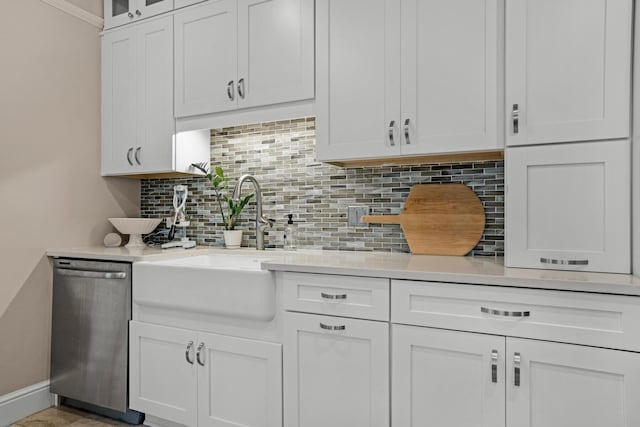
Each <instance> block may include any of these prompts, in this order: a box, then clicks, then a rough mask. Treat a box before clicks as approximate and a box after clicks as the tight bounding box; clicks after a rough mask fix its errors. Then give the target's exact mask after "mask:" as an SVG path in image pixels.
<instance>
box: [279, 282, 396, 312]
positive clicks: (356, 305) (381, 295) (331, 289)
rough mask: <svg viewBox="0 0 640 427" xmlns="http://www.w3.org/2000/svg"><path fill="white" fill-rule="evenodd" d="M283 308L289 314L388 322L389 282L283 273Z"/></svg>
mask: <svg viewBox="0 0 640 427" xmlns="http://www.w3.org/2000/svg"><path fill="white" fill-rule="evenodd" d="M283 283H284V292H283V293H284V308H285V310H290V311H304V312H309V313H318V314H326V315H332V316H344V317H359V318H363V319H372V320H389V280H388V279H378V278H369V277H352V276H331V275H324V274H306V273H284V274H283Z"/></svg>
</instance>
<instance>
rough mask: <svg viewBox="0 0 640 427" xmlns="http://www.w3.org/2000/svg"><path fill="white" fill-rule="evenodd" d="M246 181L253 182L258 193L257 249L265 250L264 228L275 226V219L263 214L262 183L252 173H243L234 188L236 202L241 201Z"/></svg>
mask: <svg viewBox="0 0 640 427" xmlns="http://www.w3.org/2000/svg"><path fill="white" fill-rule="evenodd" d="M245 181H249V182H251V183H252V184H253V188H254V189H255V193H256V249H257V250H259V251H263V250H264V230H265V229H266V228H267V227H272V226H273V220H271V219H269V218H265V217H264V216H263V215H262V191H261V190H260V184H258V181H257V180H256V179H255V178H254V177H252V176H251V175H242V176H241V177H240V179H239V180H238V183H237V184H236V186H235V188H234V189H233V196H232V198H233V200H234V201H236V202H239V201H240V190H241V189H242V184H244V182H245Z"/></svg>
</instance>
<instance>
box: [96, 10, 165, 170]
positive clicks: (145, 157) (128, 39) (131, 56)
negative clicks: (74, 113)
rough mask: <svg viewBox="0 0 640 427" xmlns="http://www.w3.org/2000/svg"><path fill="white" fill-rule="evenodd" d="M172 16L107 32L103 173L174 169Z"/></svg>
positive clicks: (103, 113)
mask: <svg viewBox="0 0 640 427" xmlns="http://www.w3.org/2000/svg"><path fill="white" fill-rule="evenodd" d="M172 35H173V20H172V19H171V17H170V16H168V17H163V18H160V19H153V20H150V21H145V22H144V23H141V24H138V25H133V26H127V27H124V28H122V29H118V30H115V31H113V32H109V33H106V34H105V35H104V37H103V40H102V46H103V48H102V53H103V61H102V66H103V73H102V84H103V92H102V103H103V108H102V132H103V139H102V147H103V158H102V173H103V174H104V175H111V174H116V175H117V174H127V173H132V174H133V173H142V172H156V171H169V170H171V169H172V167H173V164H172V160H173V159H172V149H173V148H172V138H173V134H174V129H175V127H174V119H173V108H172V101H173V88H172V82H173V73H172V67H171V63H172V61H173V49H172Z"/></svg>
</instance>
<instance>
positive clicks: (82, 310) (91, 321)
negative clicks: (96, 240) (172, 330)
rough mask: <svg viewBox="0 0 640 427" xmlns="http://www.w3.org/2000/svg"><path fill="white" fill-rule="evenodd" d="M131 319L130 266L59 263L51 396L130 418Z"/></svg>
mask: <svg viewBox="0 0 640 427" xmlns="http://www.w3.org/2000/svg"><path fill="white" fill-rule="evenodd" d="M129 320H131V264H130V263H123V262H110V261H86V260H78V259H55V260H54V271H53V316H52V331H51V392H52V393H55V394H57V395H58V396H61V397H63V398H65V399H67V398H69V399H72V400H73V401H78V402H81V403H84V404H90V405H96V406H98V407H99V408H106V409H109V410H112V411H115V412H116V413H117V414H122V416H119V415H117V414H116V415H115V416H114V415H113V414H106V415H110V416H114V418H120V419H125V420H126V415H125V414H127V413H128V412H134V411H129V409H128V397H129V396H128V343H129V333H128V328H129ZM136 414H137V413H136Z"/></svg>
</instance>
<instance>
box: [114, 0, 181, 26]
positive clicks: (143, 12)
mask: <svg viewBox="0 0 640 427" xmlns="http://www.w3.org/2000/svg"><path fill="white" fill-rule="evenodd" d="M172 9H173V0H104V28H105V29H108V28H113V27H117V26H119V25H124V24H128V23H130V22H135V21H138V20H140V19H145V18H149V17H151V16H154V15H159V14H161V13H164V12H168V11H170V10H172Z"/></svg>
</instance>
